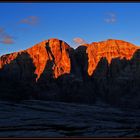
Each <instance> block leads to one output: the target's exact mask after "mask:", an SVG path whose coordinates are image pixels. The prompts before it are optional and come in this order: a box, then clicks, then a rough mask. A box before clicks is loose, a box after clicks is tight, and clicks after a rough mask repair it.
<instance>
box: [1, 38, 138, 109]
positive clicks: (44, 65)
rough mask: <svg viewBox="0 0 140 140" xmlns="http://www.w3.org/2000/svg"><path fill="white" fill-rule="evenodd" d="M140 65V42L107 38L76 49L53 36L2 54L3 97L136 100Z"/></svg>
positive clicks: (133, 102) (134, 103) (119, 102)
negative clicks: (30, 45)
mask: <svg viewBox="0 0 140 140" xmlns="http://www.w3.org/2000/svg"><path fill="white" fill-rule="evenodd" d="M139 71H140V50H139V47H137V46H135V45H133V44H131V43H129V42H126V41H122V40H115V39H108V40H106V41H102V42H93V43H91V44H84V45H81V46H79V47H78V48H76V49H73V48H72V47H70V46H69V45H68V44H67V43H66V42H64V41H62V40H58V39H55V38H52V39H49V40H45V41H43V42H41V43H38V44H36V45H34V46H33V47H31V48H29V49H27V50H23V51H20V52H15V53H11V54H7V55H3V56H1V57H0V84H1V86H0V93H1V94H0V97H1V99H13V98H17V97H18V99H24V98H37V99H45V100H57V101H65V102H79V103H91V104H93V103H94V102H96V101H97V99H100V100H103V101H105V102H109V103H111V104H114V105H124V106H129V107H131V106H138V104H140V103H139V100H140V99H139V97H140V96H139V91H140V85H139V84H140V74H139V73H140V72H139ZM15 87H16V88H15ZM132 87H133V89H132ZM21 95H22V98H21Z"/></svg>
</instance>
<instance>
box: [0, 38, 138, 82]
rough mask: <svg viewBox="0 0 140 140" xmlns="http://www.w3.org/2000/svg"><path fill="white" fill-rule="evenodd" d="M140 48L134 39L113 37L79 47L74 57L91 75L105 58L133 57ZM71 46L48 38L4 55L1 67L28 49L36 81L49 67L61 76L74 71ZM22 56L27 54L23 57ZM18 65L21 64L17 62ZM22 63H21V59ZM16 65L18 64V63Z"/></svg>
mask: <svg viewBox="0 0 140 140" xmlns="http://www.w3.org/2000/svg"><path fill="white" fill-rule="evenodd" d="M137 49H138V47H136V46H135V45H133V44H131V43H128V42H125V41H122V40H113V39H109V40H107V41H102V42H94V43H91V44H85V45H84V46H80V47H78V48H77V49H76V52H77V54H76V55H77V56H78V57H79V61H77V60H76V59H75V58H74V57H75V56H72V57H73V61H77V62H74V63H75V64H77V66H76V65H73V66H74V67H79V64H80V67H81V68H80V70H81V71H79V73H82V71H86V72H87V73H88V76H92V75H93V74H94V71H95V70H96V67H97V65H98V63H99V62H100V60H101V59H102V58H106V60H107V62H108V64H111V61H112V60H113V59H114V58H119V59H120V60H121V59H123V58H125V59H126V60H130V59H131V58H132V56H133V54H134V53H135V51H136V50H137ZM71 50H72V48H71V47H70V46H69V45H68V44H67V43H65V42H63V41H61V40H58V39H49V40H45V41H43V42H41V43H39V44H36V45H35V46H33V47H31V48H29V49H27V50H24V51H20V52H15V53H11V54H7V55H3V56H1V57H0V69H3V67H4V66H5V65H7V64H10V63H13V62H12V61H14V60H16V58H17V56H20V55H22V53H23V52H24V53H27V54H29V57H30V58H31V60H32V63H33V65H34V66H35V71H34V74H36V75H37V76H36V81H37V80H38V79H39V78H40V76H41V74H42V73H43V72H44V71H45V68H46V69H50V72H52V73H53V78H58V77H59V76H61V75H64V74H70V72H71V69H72V68H71V66H72V64H71V58H70V54H71ZM86 56H87V57H86ZM20 59H23V58H22V57H21V58H20ZM19 61H20V60H19ZM21 61H22V60H21ZM48 62H51V65H47V63H48ZM15 65H17V64H16V62H15ZM18 65H20V62H19V64H18ZM21 65H22V63H21ZM12 67H14V65H13V66H12ZM74 69H76V68H74ZM9 70H12V68H9ZM26 70H27V69H26ZM23 71H24V67H23ZM29 71H30V69H29Z"/></svg>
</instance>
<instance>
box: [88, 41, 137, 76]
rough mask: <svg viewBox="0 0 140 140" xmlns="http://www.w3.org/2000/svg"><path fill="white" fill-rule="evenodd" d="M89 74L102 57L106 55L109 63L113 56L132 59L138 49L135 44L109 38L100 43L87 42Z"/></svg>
mask: <svg viewBox="0 0 140 140" xmlns="http://www.w3.org/2000/svg"><path fill="white" fill-rule="evenodd" d="M86 46H87V50H86V53H87V55H88V74H89V76H91V75H92V74H93V73H94V70H95V69H96V66H97V64H98V62H99V61H100V59H101V58H103V57H105V58H106V59H107V61H108V63H109V64H110V63H111V60H112V59H113V58H120V59H122V58H126V59H127V60H130V59H131V57H132V56H133V54H134V53H135V51H136V50H137V49H138V47H136V46H135V45H133V44H131V43H128V42H125V41H122V40H113V39H109V40H107V41H102V42H98V43H92V44H87V45H86Z"/></svg>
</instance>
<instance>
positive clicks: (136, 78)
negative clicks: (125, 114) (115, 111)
mask: <svg viewBox="0 0 140 140" xmlns="http://www.w3.org/2000/svg"><path fill="white" fill-rule="evenodd" d="M139 71H140V50H137V51H136V52H135V53H134V54H133V57H132V58H131V59H130V60H126V59H125V58H123V59H120V58H114V59H112V61H111V64H108V62H107V59H106V58H102V59H101V60H100V62H99V63H98V65H97V67H96V69H95V71H94V73H93V75H92V76H91V79H92V80H93V81H94V84H95V87H96V97H99V98H100V99H101V100H102V101H105V102H106V103H109V104H111V105H113V106H117V107H121V108H122V107H123V108H128V107H132V108H139V107H140V94H139V91H140V73H139Z"/></svg>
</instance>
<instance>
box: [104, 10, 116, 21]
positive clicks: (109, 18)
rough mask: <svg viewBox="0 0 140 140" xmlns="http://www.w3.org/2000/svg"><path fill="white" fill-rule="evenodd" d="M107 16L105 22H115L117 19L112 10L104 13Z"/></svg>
mask: <svg viewBox="0 0 140 140" xmlns="http://www.w3.org/2000/svg"><path fill="white" fill-rule="evenodd" d="M106 15H107V17H106V18H105V22H106V23H115V22H116V21H117V17H116V14H115V13H114V12H110V13H107V14H106Z"/></svg>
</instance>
